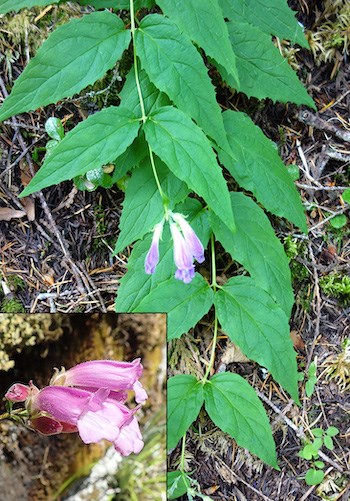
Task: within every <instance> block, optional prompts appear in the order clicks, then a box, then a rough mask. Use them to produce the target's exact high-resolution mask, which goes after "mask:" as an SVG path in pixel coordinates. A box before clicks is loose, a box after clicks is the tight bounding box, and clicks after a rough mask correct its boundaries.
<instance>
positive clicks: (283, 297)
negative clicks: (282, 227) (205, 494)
mask: <svg viewBox="0 0 350 501" xmlns="http://www.w3.org/2000/svg"><path fill="white" fill-rule="evenodd" d="M231 201H232V209H233V213H234V216H235V221H236V226H237V231H236V232H235V233H232V232H230V231H229V230H228V228H227V226H226V225H225V224H223V223H222V221H221V220H220V219H219V218H218V217H217V216H214V215H213V214H211V215H210V220H211V226H212V228H213V231H214V233H215V237H216V239H217V240H219V241H220V242H221V244H222V245H223V247H224V248H225V249H226V251H227V252H229V253H230V254H231V257H232V259H234V260H237V261H238V262H239V263H241V264H242V265H243V266H244V267H245V268H246V269H247V270H248V271H249V273H250V275H251V277H252V278H253V279H254V281H255V282H256V284H257V285H259V286H260V287H262V288H263V289H265V290H266V291H267V292H269V293H270V294H271V296H272V297H273V298H274V299H275V301H276V302H277V303H278V304H279V306H280V307H281V308H282V309H283V311H284V312H285V313H286V315H287V316H288V317H289V315H290V312H291V309H292V306H293V303H294V296H293V289H292V286H291V273H290V269H289V264H288V259H287V256H286V254H285V252H284V249H283V246H282V244H281V242H280V241H279V240H278V238H277V237H276V235H275V233H274V231H273V229H272V226H271V224H270V221H269V219H268V218H267V216H266V215H265V214H264V212H263V210H262V209H260V207H259V206H258V205H257V204H256V203H255V202H253V200H251V199H250V198H248V197H247V196H245V195H243V193H231Z"/></svg>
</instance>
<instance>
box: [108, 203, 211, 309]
mask: <svg viewBox="0 0 350 501" xmlns="http://www.w3.org/2000/svg"><path fill="white" fill-rule="evenodd" d="M176 211H177V212H181V213H182V214H184V215H186V216H187V221H188V222H189V223H190V224H191V226H192V228H193V229H194V231H195V232H196V234H197V235H198V237H199V239H200V240H201V242H202V243H203V245H204V247H206V245H207V242H208V239H209V235H210V228H209V223H208V219H207V211H206V210H203V208H202V206H201V204H200V203H199V202H198V200H195V199H193V198H188V199H187V200H186V201H185V202H184V203H183V204H180V205H178V206H177V207H176ZM151 240H152V234H151V233H150V234H149V235H147V236H145V238H144V240H141V241H139V242H136V244H135V245H134V247H133V250H132V253H131V255H130V258H129V262H128V271H127V272H126V274H125V275H124V276H123V278H122V279H121V281H120V286H119V289H118V296H117V299H116V304H115V307H116V311H118V312H131V311H134V310H135V309H136V308H138V306H139V304H140V302H141V301H142V300H143V299H144V298H146V297H147V296H148V295H149V294H151V293H152V290H153V289H155V288H156V287H158V286H159V285H160V284H161V283H162V282H167V281H168V280H169V279H171V280H174V281H175V280H176V279H175V278H174V273H175V269H176V268H175V264H174V262H173V243H172V239H171V236H170V231H169V228H168V225H165V227H164V231H163V237H162V240H161V241H160V245H159V255H160V260H159V264H158V266H157V268H156V270H155V273H154V274H152V275H148V274H147V273H145V265H144V263H145V258H146V255H147V252H148V249H149V248H150V245H151ZM184 285H185V284H184ZM165 313H166V312H165Z"/></svg>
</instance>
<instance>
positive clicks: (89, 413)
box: [6, 358, 147, 456]
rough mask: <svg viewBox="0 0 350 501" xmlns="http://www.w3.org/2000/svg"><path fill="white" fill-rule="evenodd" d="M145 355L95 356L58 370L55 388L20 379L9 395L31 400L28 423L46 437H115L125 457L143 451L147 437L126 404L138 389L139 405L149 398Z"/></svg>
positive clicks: (88, 440) (17, 399)
mask: <svg viewBox="0 0 350 501" xmlns="http://www.w3.org/2000/svg"><path fill="white" fill-rule="evenodd" d="M142 371H143V367H142V365H141V362H140V359H139V358H136V359H135V360H133V361H132V362H117V361H113V360H92V361H90V362H83V363H81V364H78V365H76V366H75V367H72V368H71V369H69V370H67V371H65V369H64V368H62V370H61V371H58V370H57V369H56V374H55V375H54V376H53V377H52V379H51V382H50V386H47V387H45V388H43V389H41V390H39V389H38V388H37V387H36V386H34V385H33V383H32V382H30V383H29V385H24V384H21V383H16V384H14V385H12V386H11V388H9V390H8V391H7V393H6V398H7V399H8V400H9V401H12V402H14V403H17V402H25V408H26V412H25V411H23V413H22V414H21V415H23V416H24V415H26V419H27V420H28V424H29V425H30V426H31V427H32V428H33V429H35V430H37V431H38V432H39V433H42V434H43V435H57V434H58V433H72V432H78V433H79V435H80V437H81V439H82V440H83V442H85V443H86V444H90V443H96V442H99V441H101V440H109V441H110V442H113V443H114V447H115V449H116V450H117V451H119V452H120V453H121V454H122V455H124V456H127V455H129V454H131V452H134V453H136V454H137V453H139V452H140V451H141V449H142V447H143V440H142V435H141V432H140V429H139V425H138V422H137V419H136V417H135V413H136V412H137V410H138V409H139V408H140V405H138V406H136V407H135V408H133V409H129V408H128V407H127V406H126V405H125V402H126V400H127V398H128V393H127V391H128V390H133V391H134V392H135V399H136V401H137V402H138V403H141V402H144V401H145V400H146V399H147V393H146V391H145V390H144V389H143V387H142V385H141V383H140V381H139V378H140V377H141V375H142Z"/></svg>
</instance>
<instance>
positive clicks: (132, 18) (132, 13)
mask: <svg viewBox="0 0 350 501" xmlns="http://www.w3.org/2000/svg"><path fill="white" fill-rule="evenodd" d="M130 30H131V37H132V45H133V57H134V71H135V81H136V87H137V93H138V95H139V101H140V107H141V114H142V116H141V120H142V123H146V120H147V118H148V117H147V115H146V110H145V103H144V101H143V96H142V90H141V85H140V77H139V69H138V64H137V56H136V44H135V10H134V0H130ZM148 151H149V158H150V161H151V166H152V171H153V175H154V179H155V181H156V184H157V188H158V191H159V193H160V196H161V197H162V201H163V205H164V211H165V213H167V208H168V203H169V199H168V197H167V196H166V195H165V193H164V192H163V190H162V187H161V185H160V181H159V177H158V173H157V169H156V165H155V162H154V155H153V151H152V148H151V147H150V145H148Z"/></svg>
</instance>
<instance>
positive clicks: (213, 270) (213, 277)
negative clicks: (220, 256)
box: [210, 234, 218, 292]
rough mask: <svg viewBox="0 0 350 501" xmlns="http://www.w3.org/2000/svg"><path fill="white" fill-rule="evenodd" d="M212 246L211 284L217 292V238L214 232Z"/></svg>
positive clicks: (211, 238)
mask: <svg viewBox="0 0 350 501" xmlns="http://www.w3.org/2000/svg"><path fill="white" fill-rule="evenodd" d="M210 246H211V286H212V288H213V291H214V292H216V288H217V286H218V284H217V282H216V256H215V239H214V235H213V234H211V237H210Z"/></svg>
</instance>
